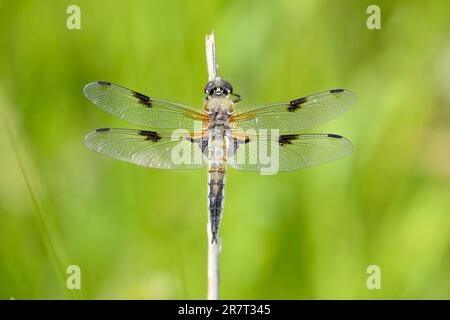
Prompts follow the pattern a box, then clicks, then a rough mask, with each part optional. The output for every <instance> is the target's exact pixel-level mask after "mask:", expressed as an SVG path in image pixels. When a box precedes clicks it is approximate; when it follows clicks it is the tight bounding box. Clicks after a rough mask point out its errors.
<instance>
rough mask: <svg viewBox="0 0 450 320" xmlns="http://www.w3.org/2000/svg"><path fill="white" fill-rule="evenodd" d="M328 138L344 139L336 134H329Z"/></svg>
mask: <svg viewBox="0 0 450 320" xmlns="http://www.w3.org/2000/svg"><path fill="white" fill-rule="evenodd" d="M327 137H330V138H336V139H342V136H340V135H338V134H334V133H329V134H327Z"/></svg>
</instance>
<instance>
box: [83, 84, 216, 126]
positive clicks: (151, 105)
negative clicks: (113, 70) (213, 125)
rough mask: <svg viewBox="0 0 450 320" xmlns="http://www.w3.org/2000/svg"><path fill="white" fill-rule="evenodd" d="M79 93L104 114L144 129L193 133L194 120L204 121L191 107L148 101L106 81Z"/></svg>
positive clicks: (159, 100) (203, 117)
mask: <svg viewBox="0 0 450 320" xmlns="http://www.w3.org/2000/svg"><path fill="white" fill-rule="evenodd" d="M83 92H84V95H85V96H86V97H87V98H88V99H89V100H90V101H92V102H93V103H94V104H96V105H97V106H99V107H100V108H102V109H103V110H105V111H106V112H109V113H111V114H113V115H115V116H117V117H119V118H121V119H123V120H125V121H128V122H130V123H134V124H137V125H140V126H144V127H148V128H153V129H178V128H184V129H188V130H193V129H194V121H207V120H208V116H207V115H206V114H205V113H203V112H198V111H195V110H193V109H192V108H191V107H188V106H185V105H182V104H178V103H174V102H169V101H165V100H161V99H156V98H150V97H148V96H146V95H144V94H142V93H139V92H136V91H133V90H130V89H126V88H124V87H121V86H118V85H115V84H112V83H110V82H106V81H97V82H92V83H89V84H88V85H86V86H85V87H84V90H83ZM200 125H201V123H200Z"/></svg>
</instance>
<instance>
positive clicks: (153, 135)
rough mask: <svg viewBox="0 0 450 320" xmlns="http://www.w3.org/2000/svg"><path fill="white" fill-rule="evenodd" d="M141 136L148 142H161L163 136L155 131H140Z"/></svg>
mask: <svg viewBox="0 0 450 320" xmlns="http://www.w3.org/2000/svg"><path fill="white" fill-rule="evenodd" d="M139 134H140V135H141V136H144V137H145V140H148V141H153V142H158V140H161V136H160V135H159V134H158V133H157V132H155V131H146V130H140V131H139Z"/></svg>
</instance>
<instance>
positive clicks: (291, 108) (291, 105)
mask: <svg viewBox="0 0 450 320" xmlns="http://www.w3.org/2000/svg"><path fill="white" fill-rule="evenodd" d="M306 101H307V99H306V97H303V98H300V99H295V100H292V101H291V102H289V108H288V111H289V112H294V111H295V110H297V109H299V108H300V105H301V104H303V103H305V102H306Z"/></svg>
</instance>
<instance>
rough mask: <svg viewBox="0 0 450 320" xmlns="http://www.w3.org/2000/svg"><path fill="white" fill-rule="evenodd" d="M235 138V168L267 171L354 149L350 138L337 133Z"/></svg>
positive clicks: (287, 168) (306, 164) (313, 162)
mask: <svg viewBox="0 0 450 320" xmlns="http://www.w3.org/2000/svg"><path fill="white" fill-rule="evenodd" d="M232 141H233V143H231V150H232V151H231V152H230V153H231V155H230V157H229V164H230V166H231V167H232V168H234V169H236V170H243V171H261V170H262V171H266V172H268V173H276V172H277V171H292V170H297V169H302V168H306V167H311V166H316V165H320V164H323V163H327V162H330V161H333V160H337V159H340V158H342V157H345V156H347V155H349V154H350V153H351V152H352V149H353V146H352V144H351V143H350V141H348V140H347V139H345V138H344V137H342V136H339V135H335V134H288V135H280V136H278V137H268V138H267V139H262V138H259V139H258V138H257V137H256V136H245V135H235V136H234V138H232ZM275 148H277V149H278V150H276V149H275ZM271 171H273V172H271Z"/></svg>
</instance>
